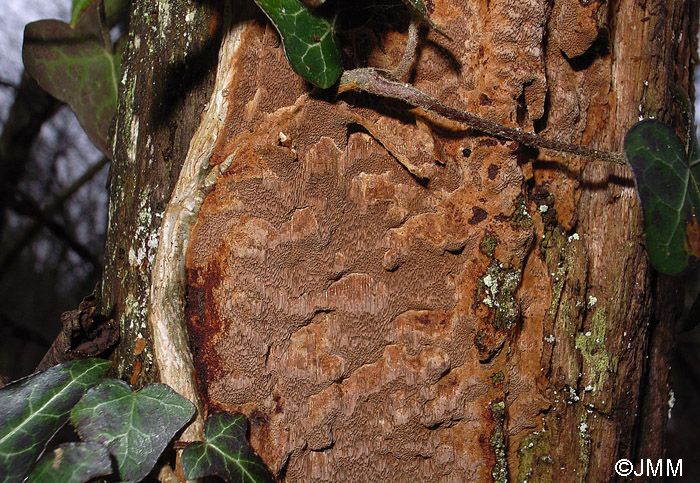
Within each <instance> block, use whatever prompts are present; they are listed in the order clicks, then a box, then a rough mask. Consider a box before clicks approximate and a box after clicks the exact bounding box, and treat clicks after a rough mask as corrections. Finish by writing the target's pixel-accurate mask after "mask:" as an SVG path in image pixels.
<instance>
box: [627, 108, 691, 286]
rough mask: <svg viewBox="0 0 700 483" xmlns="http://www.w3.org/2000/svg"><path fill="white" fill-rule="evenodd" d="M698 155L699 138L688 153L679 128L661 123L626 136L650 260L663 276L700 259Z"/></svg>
mask: <svg viewBox="0 0 700 483" xmlns="http://www.w3.org/2000/svg"><path fill="white" fill-rule="evenodd" d="M698 152H699V151H698V145H697V140H696V139H695V136H694V135H693V136H692V140H691V141H690V143H689V152H686V149H685V145H684V143H683V141H681V139H680V138H679V137H678V135H676V133H675V132H674V131H673V129H671V127H670V126H667V125H666V124H664V123H662V122H660V121H657V120H655V119H647V120H644V121H641V122H638V123H637V124H635V125H634V126H632V128H631V129H630V130H629V131H628V132H627V135H626V136H625V156H626V157H627V161H628V162H629V164H630V166H632V171H633V172H634V177H635V182H636V184H637V193H638V194H639V198H640V200H641V203H642V213H643V218H644V236H645V238H646V248H647V252H648V253H649V260H650V261H651V264H652V265H653V266H654V268H655V269H656V270H658V271H659V272H661V273H665V274H669V275H676V274H679V273H681V272H683V271H684V270H686V269H687V268H689V267H694V266H696V265H697V263H698V261H699V260H700V226H698V215H699V214H700V190H699V189H698V180H700V156H698Z"/></svg>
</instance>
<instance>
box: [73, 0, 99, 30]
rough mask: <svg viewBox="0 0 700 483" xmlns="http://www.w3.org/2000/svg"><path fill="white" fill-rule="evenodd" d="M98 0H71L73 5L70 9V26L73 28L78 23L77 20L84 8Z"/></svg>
mask: <svg viewBox="0 0 700 483" xmlns="http://www.w3.org/2000/svg"><path fill="white" fill-rule="evenodd" d="M97 1H98V0H73V6H72V7H71V11H70V26H71V27H73V28H75V26H76V25H78V20H80V16H81V15H82V14H83V12H84V11H85V10H87V9H88V7H89V6H90V5H92V4H93V3H94V2H97Z"/></svg>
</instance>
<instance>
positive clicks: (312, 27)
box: [255, 0, 343, 89]
mask: <svg viewBox="0 0 700 483" xmlns="http://www.w3.org/2000/svg"><path fill="white" fill-rule="evenodd" d="M255 3H257V4H258V6H259V7H260V8H261V9H262V10H263V12H265V15H267V17H268V18H269V19H270V21H271V22H272V24H273V25H274V26H275V28H276V29H277V31H278V32H279V34H280V37H282V44H283V46H284V52H285V54H286V55H287V59H288V60H289V64H290V65H291V66H292V69H294V72H296V73H297V74H299V75H300V76H302V77H303V78H304V79H306V80H307V81H309V82H311V83H312V84H314V85H317V86H319V87H321V88H323V89H326V88H328V87H330V86H332V85H333V84H335V81H337V80H338V77H340V74H341V72H342V71H343V63H342V56H341V52H340V44H339V42H338V39H337V38H336V36H335V33H334V31H333V26H332V25H331V23H330V22H329V21H328V20H327V19H325V18H323V17H321V16H320V15H318V14H317V13H316V12H314V11H313V10H310V9H309V8H308V7H306V6H305V5H304V4H302V3H301V2H300V1H299V0H255Z"/></svg>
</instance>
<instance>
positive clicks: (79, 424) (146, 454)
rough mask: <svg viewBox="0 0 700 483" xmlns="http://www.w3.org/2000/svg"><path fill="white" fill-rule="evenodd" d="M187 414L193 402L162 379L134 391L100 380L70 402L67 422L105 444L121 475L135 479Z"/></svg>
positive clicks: (122, 384) (191, 412)
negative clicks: (97, 384) (72, 402)
mask: <svg viewBox="0 0 700 483" xmlns="http://www.w3.org/2000/svg"><path fill="white" fill-rule="evenodd" d="M193 415H194V405H193V404H192V403H191V402H190V401H188V400H187V399H185V398H184V397H182V396H180V395H179V394H177V393H176V392H175V391H173V390H172V389H171V388H170V387H168V386H166V385H165V384H151V385H149V386H146V387H144V388H143V389H141V390H140V391H138V392H134V391H132V390H131V388H130V387H129V385H128V384H126V383H125V382H123V381H118V380H116V379H106V380H105V381H103V382H102V383H101V384H100V385H99V386H97V387H94V388H93V389H91V390H90V391H89V392H88V393H87V394H86V395H85V396H84V397H83V398H82V399H81V400H80V402H79V403H78V404H76V406H75V408H73V411H72V412H71V422H72V423H73V426H75V429H76V431H77V433H78V434H79V435H80V437H81V438H82V439H83V440H85V441H96V442H98V443H102V444H103V445H105V446H106V447H107V449H108V450H109V452H110V453H111V454H112V455H113V456H114V459H115V460H116V462H117V466H118V468H119V476H120V477H121V479H122V480H125V481H140V480H141V479H143V478H145V477H146V475H148V473H149V472H150V471H151V469H153V466H154V465H155V464H156V461H157V460H158V457H159V456H160V454H161V453H162V452H163V450H164V449H165V447H166V446H167V445H168V443H169V442H170V440H171V439H172V438H173V436H174V435H175V433H177V432H178V431H179V430H180V428H182V427H183V426H184V425H185V423H187V422H188V421H189V420H190V419H191V418H192V416H193Z"/></svg>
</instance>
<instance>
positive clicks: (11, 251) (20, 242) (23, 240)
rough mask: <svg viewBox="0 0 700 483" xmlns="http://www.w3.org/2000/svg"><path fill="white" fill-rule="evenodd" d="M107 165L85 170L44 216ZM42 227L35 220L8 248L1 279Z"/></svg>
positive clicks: (0, 269)
mask: <svg viewBox="0 0 700 483" xmlns="http://www.w3.org/2000/svg"><path fill="white" fill-rule="evenodd" d="M107 163H109V159H107V158H106V157H103V158H102V159H101V160H100V161H98V162H97V163H95V164H93V165H92V166H90V167H89V168H88V169H87V170H85V172H84V173H83V174H82V175H81V176H80V177H79V178H78V179H76V180H75V181H73V183H71V184H70V185H69V186H68V187H67V188H66V189H65V190H63V191H62V192H61V193H60V194H58V195H57V196H56V197H55V198H54V199H53V200H51V202H50V203H48V204H47V205H46V207H45V208H44V209H43V210H42V211H43V213H44V215H45V216H51V215H53V214H54V213H56V212H57V211H58V210H60V209H61V208H62V207H63V205H64V204H65V203H66V201H68V200H69V199H70V198H71V197H72V196H73V195H74V194H75V193H76V192H77V191H78V190H79V189H80V188H82V187H83V185H85V184H86V183H87V182H88V181H90V180H91V179H92V178H93V177H94V176H95V175H96V174H97V173H99V172H100V171H101V170H102V168H104V166H105V165H106V164H107ZM41 226H42V225H41V223H40V222H39V221H38V220H37V219H33V220H32V221H31V222H30V223H29V225H27V227H26V228H25V229H24V230H22V232H21V234H20V235H19V236H18V237H17V238H16V240H15V242H14V243H13V244H12V246H10V248H8V250H7V251H6V252H5V254H4V256H3V258H2V260H1V261H0V277H1V276H2V274H4V273H5V271H6V270H7V269H8V268H9V266H10V265H11V264H12V263H13V262H14V261H16V260H17V259H18V258H19V254H20V253H21V252H22V250H24V249H25V248H26V247H27V245H28V244H29V243H30V242H31V240H32V239H33V238H34V236H36V234H37V233H38V232H39V230H40V229H41Z"/></svg>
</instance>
